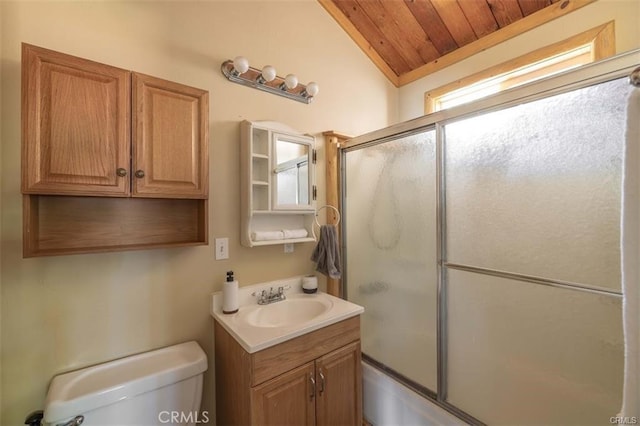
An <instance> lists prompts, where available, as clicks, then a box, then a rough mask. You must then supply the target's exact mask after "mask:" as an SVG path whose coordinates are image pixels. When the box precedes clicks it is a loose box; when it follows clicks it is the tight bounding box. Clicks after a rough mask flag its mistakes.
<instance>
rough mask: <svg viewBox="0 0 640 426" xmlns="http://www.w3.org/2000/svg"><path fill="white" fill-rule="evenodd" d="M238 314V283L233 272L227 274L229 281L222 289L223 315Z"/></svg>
mask: <svg viewBox="0 0 640 426" xmlns="http://www.w3.org/2000/svg"><path fill="white" fill-rule="evenodd" d="M236 312H238V281H236V280H234V279H233V271H229V272H227V281H225V283H224V287H223V288H222V313H225V314H235V313H236Z"/></svg>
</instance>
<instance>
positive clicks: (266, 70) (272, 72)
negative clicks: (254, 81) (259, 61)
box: [262, 65, 276, 81]
mask: <svg viewBox="0 0 640 426" xmlns="http://www.w3.org/2000/svg"><path fill="white" fill-rule="evenodd" d="M262 78H264V81H273V79H274V78H276V69H275V68H274V67H272V66H271V65H265V66H264V67H263V68H262Z"/></svg>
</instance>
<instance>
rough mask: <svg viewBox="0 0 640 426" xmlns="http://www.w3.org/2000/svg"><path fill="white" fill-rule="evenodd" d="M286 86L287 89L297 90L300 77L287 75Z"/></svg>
mask: <svg viewBox="0 0 640 426" xmlns="http://www.w3.org/2000/svg"><path fill="white" fill-rule="evenodd" d="M284 84H285V86H287V89H295V88H296V86H297V85H298V77H296V76H295V75H294V74H287V76H286V77H285V78H284Z"/></svg>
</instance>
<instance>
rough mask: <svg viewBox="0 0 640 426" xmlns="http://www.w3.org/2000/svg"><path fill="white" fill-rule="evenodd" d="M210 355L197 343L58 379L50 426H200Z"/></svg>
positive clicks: (49, 403)
mask: <svg viewBox="0 0 640 426" xmlns="http://www.w3.org/2000/svg"><path fill="white" fill-rule="evenodd" d="M206 370H207V357H206V355H205V353H204V352H203V351H202V348H200V346H199V345H198V344H197V343H196V342H187V343H182V344H179V345H175V346H169V347H166V348H162V349H157V350H154V351H151V352H145V353H142V354H138V355H134V356H130V357H126V358H121V359H117V360H115V361H110V362H107V363H104V364H99V365H95V366H93V367H88V368H84V369H82V370H77V371H72V372H69V373H65V374H61V375H59V376H55V377H54V378H53V380H52V381H51V385H50V386H49V391H48V392H47V398H46V401H45V407H44V424H45V425H57V424H60V423H62V424H64V423H65V422H68V421H69V420H72V419H74V418H76V417H77V416H84V421H83V423H82V425H83V426H93V425H104V426H107V425H108V426H115V425H118V426H134V425H135V426H148V425H162V424H168V425H196V424H201V423H208V422H209V418H208V413H206V412H199V409H200V401H201V397H202V376H203V373H204V371H206Z"/></svg>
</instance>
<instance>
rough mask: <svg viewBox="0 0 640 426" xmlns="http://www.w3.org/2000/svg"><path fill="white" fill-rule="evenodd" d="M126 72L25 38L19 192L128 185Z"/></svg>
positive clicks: (107, 191)
mask: <svg viewBox="0 0 640 426" xmlns="http://www.w3.org/2000/svg"><path fill="white" fill-rule="evenodd" d="M130 80H131V78H130V73H129V71H126V70H122V69H119V68H115V67H111V66H108V65H104V64H99V63H97V62H92V61H88V60H86V59H81V58H77V57H74V56H70V55H65V54H62V53H58V52H54V51H51V50H47V49H43V48H39V47H36V46H31V45H27V44H23V45H22V120H23V127H22V131H23V136H22V137H23V143H22V192H24V193H27V194H71V195H111V196H124V195H127V194H128V193H129V182H130V180H129V176H128V171H129V165H130V141H131V140H130V124H129V117H130V104H131V101H130V99H131V97H130V96H131V87H130ZM119 169H120V171H119V172H120V174H124V173H127V175H125V176H120V175H119V174H118V173H119V172H118V170H119Z"/></svg>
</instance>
